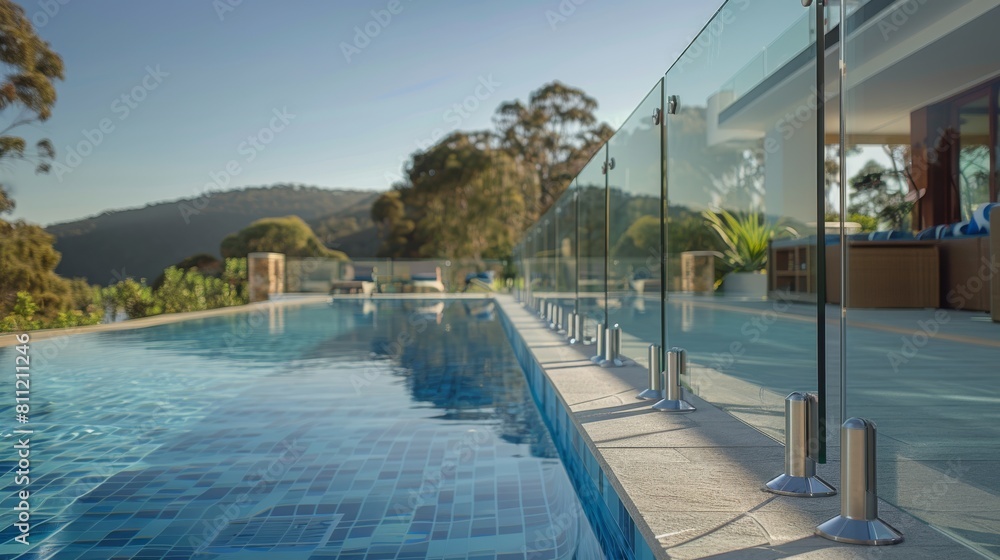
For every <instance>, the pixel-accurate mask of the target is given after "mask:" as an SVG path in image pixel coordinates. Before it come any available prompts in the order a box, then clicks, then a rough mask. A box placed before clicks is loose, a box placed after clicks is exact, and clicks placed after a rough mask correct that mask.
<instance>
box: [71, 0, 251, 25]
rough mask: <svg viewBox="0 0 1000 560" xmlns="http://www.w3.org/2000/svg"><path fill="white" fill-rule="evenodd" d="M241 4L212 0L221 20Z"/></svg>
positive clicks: (231, 0) (231, 1)
mask: <svg viewBox="0 0 1000 560" xmlns="http://www.w3.org/2000/svg"><path fill="white" fill-rule="evenodd" d="M67 1H68V0H67ZM241 4H243V0H212V9H214V10H215V15H217V16H218V17H219V21H225V20H226V15H227V14H230V13H232V12H235V11H236V8H238V7H240V5H241Z"/></svg>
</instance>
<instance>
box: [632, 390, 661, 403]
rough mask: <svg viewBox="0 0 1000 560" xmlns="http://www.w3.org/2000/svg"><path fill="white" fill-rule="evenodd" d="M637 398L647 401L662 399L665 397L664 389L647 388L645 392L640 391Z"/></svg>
mask: <svg viewBox="0 0 1000 560" xmlns="http://www.w3.org/2000/svg"><path fill="white" fill-rule="evenodd" d="M635 398H637V399H643V400H647V401H651V400H654V399H655V400H662V399H663V391H656V390H654V389H646V390H645V391H643V392H641V393H639V394H638V395H636V396H635Z"/></svg>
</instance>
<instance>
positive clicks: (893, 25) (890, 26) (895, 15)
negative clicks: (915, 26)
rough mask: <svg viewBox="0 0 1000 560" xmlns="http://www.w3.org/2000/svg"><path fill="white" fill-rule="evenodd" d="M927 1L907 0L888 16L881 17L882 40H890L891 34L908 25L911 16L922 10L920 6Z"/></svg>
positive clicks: (879, 24)
mask: <svg viewBox="0 0 1000 560" xmlns="http://www.w3.org/2000/svg"><path fill="white" fill-rule="evenodd" d="M926 3H927V0H907V1H906V2H903V3H901V4H898V5H897V6H896V8H895V9H894V10H893V11H892V13H891V14H889V16H888V17H884V18H881V19H879V21H878V30H879V32H881V33H882V40H883V41H888V40H889V36H890V35H892V34H893V33H897V32H898V31H899V30H900V29H901V28H902V27H903V26H904V25H906V24H907V23H908V22H909V21H910V18H911V17H913V15H914V14H916V13H917V12H918V11H920V7H921V6H923V5H924V4H926Z"/></svg>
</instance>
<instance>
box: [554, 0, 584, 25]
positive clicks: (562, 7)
mask: <svg viewBox="0 0 1000 560" xmlns="http://www.w3.org/2000/svg"><path fill="white" fill-rule="evenodd" d="M586 2H587V0H560V2H559V4H558V5H557V6H556V9H555V10H545V20H546V21H548V22H549V27H551V28H552V30H553V31H555V29H556V27H557V26H558V25H559V24H561V23H566V21H567V20H568V19H569V18H570V17H571V16H572V15H573V14H575V13H576V9H577V8H578V7H580V6H582V5H583V4H585V3H586Z"/></svg>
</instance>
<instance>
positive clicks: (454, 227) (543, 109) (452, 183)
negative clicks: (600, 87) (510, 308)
mask: <svg viewBox="0 0 1000 560" xmlns="http://www.w3.org/2000/svg"><path fill="white" fill-rule="evenodd" d="M596 108H597V102H596V101H595V100H594V99H593V98H591V97H589V96H587V95H586V94H585V93H584V92H583V91H582V90H579V89H576V88H573V87H570V86H567V85H565V84H562V83H560V82H552V83H550V84H546V85H545V86H543V87H542V88H540V89H539V90H537V91H535V92H533V93H532V94H531V96H530V98H529V100H528V102H527V103H523V102H521V101H519V100H515V101H508V102H505V103H502V104H501V105H500V106H499V107H498V108H497V110H496V114H495V116H494V124H495V125H496V131H495V132H490V131H477V132H461V131H459V132H454V133H452V134H451V135H449V136H448V137H446V138H444V139H442V140H441V141H440V142H438V143H437V144H435V145H434V146H431V147H430V148H428V149H426V150H423V151H420V152H417V153H415V154H413V156H412V158H411V160H410V162H409V163H408V164H407V168H406V173H405V177H404V180H403V181H402V182H401V183H399V184H396V185H394V186H393V189H392V190H391V191H389V192H388V193H385V194H383V195H382V196H380V197H379V199H378V200H377V201H376V202H375V203H374V205H373V206H372V219H373V220H374V221H375V222H376V224H377V226H378V230H379V235H380V238H381V240H382V244H381V246H380V249H379V256H384V257H413V258H421V257H422V258H431V257H435V258H471V259H483V258H503V257H506V256H509V255H510V253H511V251H512V250H513V246H514V244H516V243H517V241H518V237H519V236H520V234H521V232H523V231H524V230H525V229H526V228H527V227H528V226H530V224H532V223H534V222H535V221H536V220H537V219H538V218H539V216H541V215H542V214H544V213H545V211H546V210H548V208H549V207H550V206H551V205H552V204H553V203H554V202H555V201H556V200H557V199H558V198H559V196H560V195H561V194H562V193H563V191H564V190H565V189H566V187H567V186H568V185H569V183H570V181H571V180H572V179H573V177H575V176H576V175H577V173H579V171H580V170H581V169H582V168H583V166H584V165H586V163H587V161H589V159H590V157H591V156H592V155H593V152H594V151H595V150H597V149H598V148H599V147H600V146H601V145H602V144H603V143H604V142H605V141H607V139H608V138H610V137H611V135H612V133H613V131H612V130H611V127H610V126H608V125H607V124H604V123H599V122H598V121H597V118H596V117H595V116H594V111H595V110H596Z"/></svg>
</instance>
